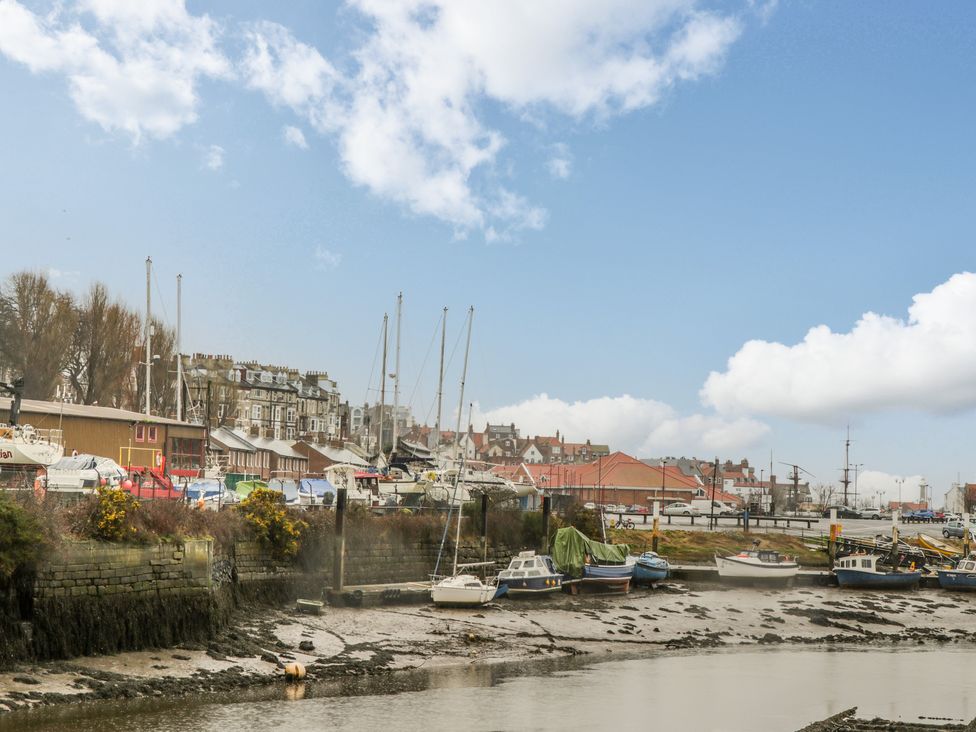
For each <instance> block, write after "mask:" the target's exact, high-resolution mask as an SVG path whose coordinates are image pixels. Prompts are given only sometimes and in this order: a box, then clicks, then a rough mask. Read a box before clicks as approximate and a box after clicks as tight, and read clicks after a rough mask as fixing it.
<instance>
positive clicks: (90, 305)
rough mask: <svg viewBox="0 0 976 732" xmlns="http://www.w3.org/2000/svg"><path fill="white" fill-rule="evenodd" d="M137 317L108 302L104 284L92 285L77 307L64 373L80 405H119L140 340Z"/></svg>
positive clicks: (121, 306)
mask: <svg viewBox="0 0 976 732" xmlns="http://www.w3.org/2000/svg"><path fill="white" fill-rule="evenodd" d="M139 331H140V324H139V316H138V315H137V314H136V313H134V312H132V311H131V310H129V309H128V308H127V307H126V306H125V305H123V304H121V303H119V302H111V301H110V300H109V293H108V290H107V289H106V287H105V285H103V284H101V283H96V284H94V285H92V288H91V290H89V292H88V296H87V298H86V299H85V301H84V302H83V303H81V304H80V305H79V307H78V318H77V325H76V327H75V334H74V341H73V344H72V349H71V357H70V359H69V361H68V365H67V375H68V378H69V379H70V381H71V384H72V386H73V387H74V390H75V393H76V394H77V395H78V398H79V399H80V400H81V402H82V404H101V405H103V406H114V407H117V406H120V405H121V404H122V400H123V387H124V385H125V381H126V379H128V378H129V377H130V375H131V374H132V369H133V367H134V366H135V363H134V349H135V346H136V345H137V343H138V341H139Z"/></svg>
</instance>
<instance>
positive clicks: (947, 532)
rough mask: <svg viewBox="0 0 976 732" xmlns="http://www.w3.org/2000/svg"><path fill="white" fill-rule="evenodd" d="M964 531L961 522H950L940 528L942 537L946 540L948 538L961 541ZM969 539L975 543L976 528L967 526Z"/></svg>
mask: <svg viewBox="0 0 976 732" xmlns="http://www.w3.org/2000/svg"><path fill="white" fill-rule="evenodd" d="M964 530H965V529H963V525H962V521H950V522H949V523H947V524H946V525H945V526H943V527H942V535H943V536H944V537H945V538H946V539H948V538H950V537H952V538H954V539H961V538H962V535H963V531H964ZM969 538H970V540H971V541H976V528H973V526H972V524H970V526H969Z"/></svg>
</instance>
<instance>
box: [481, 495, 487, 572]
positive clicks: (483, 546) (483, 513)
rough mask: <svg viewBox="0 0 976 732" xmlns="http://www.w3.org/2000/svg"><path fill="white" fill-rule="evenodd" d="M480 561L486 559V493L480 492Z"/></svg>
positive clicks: (485, 560)
mask: <svg viewBox="0 0 976 732" xmlns="http://www.w3.org/2000/svg"><path fill="white" fill-rule="evenodd" d="M481 561H482V562H487V561H488V494H487V493H482V494H481Z"/></svg>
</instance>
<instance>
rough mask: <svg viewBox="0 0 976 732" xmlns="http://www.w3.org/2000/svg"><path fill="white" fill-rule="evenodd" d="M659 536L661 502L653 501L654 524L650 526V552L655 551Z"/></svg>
mask: <svg viewBox="0 0 976 732" xmlns="http://www.w3.org/2000/svg"><path fill="white" fill-rule="evenodd" d="M660 535H661V502H660V501H654V523H653V524H652V526H651V550H652V551H655V552H656V551H657V543H658V537H659V536H660Z"/></svg>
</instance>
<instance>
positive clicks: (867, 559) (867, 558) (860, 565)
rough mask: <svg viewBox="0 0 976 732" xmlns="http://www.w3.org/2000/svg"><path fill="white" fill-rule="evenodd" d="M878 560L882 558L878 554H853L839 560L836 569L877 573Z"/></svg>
mask: <svg viewBox="0 0 976 732" xmlns="http://www.w3.org/2000/svg"><path fill="white" fill-rule="evenodd" d="M878 559H880V557H879V556H878V555H877V554H851V555H850V556H846V557H841V558H840V559H838V560H837V563H836V564H835V565H834V569H858V570H861V571H862V572H877V571H878V566H877V565H878Z"/></svg>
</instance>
